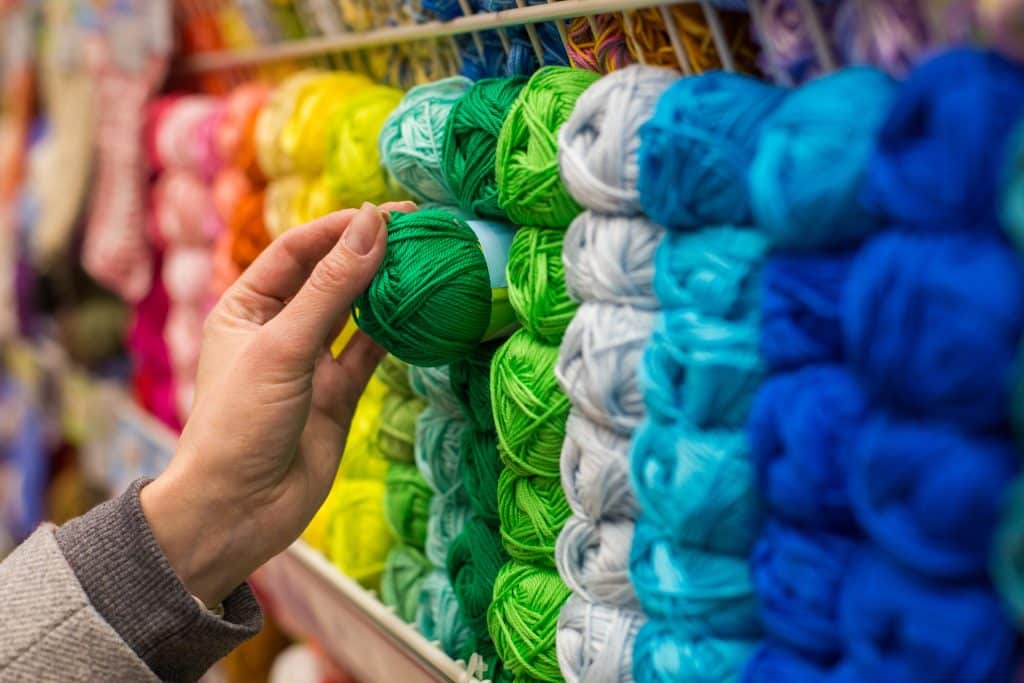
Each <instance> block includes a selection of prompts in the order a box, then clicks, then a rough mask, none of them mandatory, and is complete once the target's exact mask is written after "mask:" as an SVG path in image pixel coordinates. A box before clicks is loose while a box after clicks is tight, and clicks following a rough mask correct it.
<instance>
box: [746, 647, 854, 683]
mask: <svg viewBox="0 0 1024 683" xmlns="http://www.w3.org/2000/svg"><path fill="white" fill-rule="evenodd" d="M742 680H743V682H744V683H777V682H778V681H801V683H841V681H843V680H844V679H843V677H842V676H840V675H836V676H835V677H832V676H831V672H829V671H828V670H827V668H826V667H822V666H820V665H819V664H817V663H816V662H812V661H811V660H809V659H807V658H805V657H803V656H801V655H800V654H798V653H796V652H794V651H793V650H791V649H789V648H788V647H783V646H781V645H776V644H775V643H764V644H763V645H761V646H760V647H759V648H757V650H756V651H755V652H754V654H753V656H752V657H751V658H750V661H749V662H747V665H746V667H745V668H744V669H743V676H742ZM851 683H852V681H851Z"/></svg>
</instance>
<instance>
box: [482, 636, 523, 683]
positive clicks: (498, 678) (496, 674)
mask: <svg viewBox="0 0 1024 683" xmlns="http://www.w3.org/2000/svg"><path fill="white" fill-rule="evenodd" d="M476 653H477V654H478V655H480V658H481V659H483V660H484V664H486V665H487V670H486V671H485V672H484V680H488V681H490V682H491V683H515V680H516V675H515V674H514V673H512V670H511V669H509V668H508V667H507V666H505V662H503V661H501V657H499V656H498V651H497V650H496V649H495V647H494V643H493V642H492V641H491V637H490V634H487V638H486V639H484V640H478V641H477V643H476Z"/></svg>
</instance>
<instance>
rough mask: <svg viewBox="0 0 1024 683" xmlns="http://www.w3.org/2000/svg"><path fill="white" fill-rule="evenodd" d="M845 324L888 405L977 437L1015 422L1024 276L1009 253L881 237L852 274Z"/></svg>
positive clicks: (949, 241)
mask: <svg viewBox="0 0 1024 683" xmlns="http://www.w3.org/2000/svg"><path fill="white" fill-rule="evenodd" d="M950 187H952V186H950ZM842 324H843V339H844V341H845V344H846V352H847V355H848V356H849V361H850V363H851V364H852V366H853V367H854V368H855V369H856V371H857V372H858V374H859V375H860V376H861V378H862V379H863V380H864V384H865V387H866V388H867V389H868V390H869V391H870V392H871V393H872V394H874V396H875V397H876V398H877V399H878V400H879V401H880V402H882V403H884V404H886V405H888V406H891V407H893V408H896V409H899V410H902V411H904V412H906V413H907V414H909V415H915V416H925V417H934V418H938V419H941V420H948V421H952V422H956V423H957V424H960V425H963V426H965V427H968V428H972V429H986V428H990V427H996V426H998V425H1002V424H1004V423H1005V422H1006V420H1007V418H1008V406H1009V395H1010V394H1009V392H1010V386H1009V384H1010V382H1009V377H1010V370H1011V368H1012V365H1013V361H1014V358H1015V356H1016V353H1017V347H1018V343H1019V340H1020V336H1021V331H1022V330H1024V271H1022V268H1021V264H1020V262H1019V260H1018V256H1017V255H1016V254H1015V253H1013V252H1012V251H1011V250H1009V249H1007V248H1006V247H1005V246H1003V245H1002V244H1000V243H998V242H995V241H990V240H986V239H977V238H976V237H973V236H968V235H909V234H901V233H891V234H886V235H882V236H879V237H877V238H875V239H874V240H872V241H871V242H870V243H869V244H868V245H867V246H866V247H864V249H862V250H861V252H860V253H859V254H858V255H857V257H856V259H855V260H854V263H853V266H852V267H851V269H850V274H849V277H848V279H847V282H846V286H845V289H844V293H843V305H842ZM951 360H954V361H955V362H951Z"/></svg>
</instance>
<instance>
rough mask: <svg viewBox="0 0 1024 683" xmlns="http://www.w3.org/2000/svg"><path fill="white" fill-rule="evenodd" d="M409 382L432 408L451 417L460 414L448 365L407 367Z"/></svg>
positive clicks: (460, 409)
mask: <svg viewBox="0 0 1024 683" xmlns="http://www.w3.org/2000/svg"><path fill="white" fill-rule="evenodd" d="M409 384H410V386H411V387H412V390H413V392H414V393H415V394H416V395H417V396H419V397H420V398H423V399H426V401H427V403H428V404H429V405H430V406H431V407H433V408H434V410H436V411H439V412H442V413H444V414H446V415H450V416H452V417H460V416H461V415H462V406H461V405H460V404H459V401H458V399H457V398H456V396H455V394H454V393H452V386H451V375H450V369H449V366H447V365H441V366H437V367H433V368H421V367H417V366H415V365H413V366H411V367H410V368H409Z"/></svg>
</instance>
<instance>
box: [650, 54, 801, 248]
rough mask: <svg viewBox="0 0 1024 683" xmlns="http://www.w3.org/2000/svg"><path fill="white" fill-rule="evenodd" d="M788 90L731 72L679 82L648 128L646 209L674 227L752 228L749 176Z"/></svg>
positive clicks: (661, 222) (686, 228) (690, 228)
mask: <svg viewBox="0 0 1024 683" xmlns="http://www.w3.org/2000/svg"><path fill="white" fill-rule="evenodd" d="M784 97H785V91H784V90H783V89H782V88H778V87H776V86H773V85H768V84H766V83H762V82H761V81H758V80H755V79H753V78H749V77H746V76H740V75H738V74H734V73H728V72H717V71H716V72H711V73H706V74H702V75H700V76H694V77H692V78H683V79H680V80H678V81H676V82H675V83H674V84H673V85H672V86H671V87H670V88H669V89H668V90H666V91H665V94H663V95H662V96H661V99H659V100H658V106H657V107H656V108H655V110H654V114H653V116H652V117H651V119H650V120H649V121H648V122H647V123H645V124H644V125H643V126H642V127H641V128H640V153H639V161H640V173H639V175H638V177H637V189H638V190H639V192H640V205H641V206H642V207H643V209H644V213H646V214H647V215H648V216H650V217H651V219H653V220H654V221H655V222H656V223H660V224H661V225H663V226H665V227H666V228H670V229H673V230H696V229H699V228H702V227H704V226H707V225H725V224H729V225H748V224H750V222H751V219H752V215H751V207H750V198H749V196H748V193H747V184H746V181H745V178H746V173H747V169H748V168H749V166H750V164H751V162H752V161H753V159H754V154H755V151H756V145H757V138H758V134H759V133H760V130H761V127H762V126H763V124H764V120H765V119H766V118H767V117H768V115H769V114H770V113H771V112H772V111H773V110H774V109H775V108H776V107H777V106H778V105H779V104H780V103H781V101H782V99H783V98H784Z"/></svg>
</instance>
